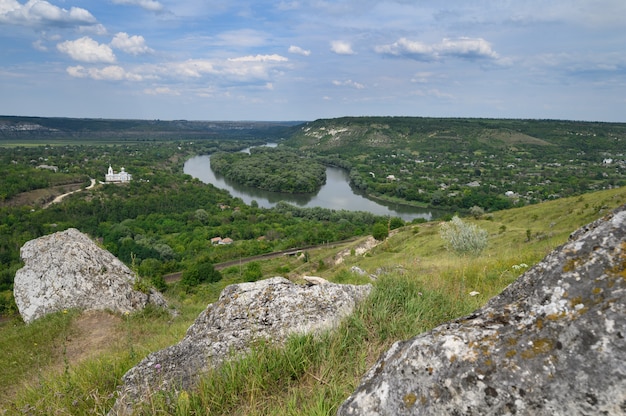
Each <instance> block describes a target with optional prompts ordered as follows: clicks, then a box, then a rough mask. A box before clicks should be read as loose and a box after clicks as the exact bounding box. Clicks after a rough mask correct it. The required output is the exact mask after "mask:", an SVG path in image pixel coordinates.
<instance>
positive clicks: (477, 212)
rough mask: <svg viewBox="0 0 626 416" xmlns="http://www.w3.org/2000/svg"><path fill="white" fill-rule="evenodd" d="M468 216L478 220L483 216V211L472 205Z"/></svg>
mask: <svg viewBox="0 0 626 416" xmlns="http://www.w3.org/2000/svg"><path fill="white" fill-rule="evenodd" d="M470 214H472V216H473V217H474V218H476V219H479V218H481V217H482V216H483V215H485V210H484V209H482V208H481V207H479V206H478V205H474V206H473V207H471V208H470Z"/></svg>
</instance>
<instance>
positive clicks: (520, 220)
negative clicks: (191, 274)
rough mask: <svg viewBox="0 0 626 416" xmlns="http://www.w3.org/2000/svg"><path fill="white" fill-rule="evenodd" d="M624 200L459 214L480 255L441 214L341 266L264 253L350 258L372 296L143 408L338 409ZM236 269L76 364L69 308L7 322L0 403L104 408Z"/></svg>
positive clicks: (266, 267) (315, 265)
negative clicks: (398, 350)
mask: <svg viewBox="0 0 626 416" xmlns="http://www.w3.org/2000/svg"><path fill="white" fill-rule="evenodd" d="M624 203H626V189H613V190H609V191H602V192H598V193H594V194H587V195H584V196H581V197H574V198H569V199H562V200H557V201H552V202H549V203H545V204H541V205H534V206H528V207H523V208H518V209H513V210H508V211H502V212H496V213H493V214H486V215H485V216H484V218H482V219H479V220H475V219H466V220H467V221H470V222H472V223H475V224H476V225H478V226H479V227H481V228H484V229H485V230H487V231H488V233H489V245H488V247H487V249H486V250H485V251H484V252H483V253H482V254H481V255H480V256H476V257H473V256H458V255H455V254H453V253H451V252H449V251H447V250H446V249H445V246H444V243H443V241H442V240H441V238H440V236H439V224H438V223H426V224H421V225H410V226H407V227H405V228H403V229H401V230H399V231H398V232H397V233H396V234H395V235H393V236H392V237H390V238H389V239H388V240H387V241H385V242H384V243H381V244H380V245H378V246H377V247H376V248H374V249H373V250H372V251H371V252H370V253H368V254H367V255H365V256H356V255H350V256H348V257H346V258H345V259H344V262H343V263H342V264H340V265H334V263H332V262H331V261H330V260H331V259H332V257H333V256H334V254H335V253H336V252H337V251H338V250H339V248H335V249H331V248H326V249H324V250H320V251H312V252H310V253H309V254H310V256H309V261H308V262H306V263H305V262H304V261H303V260H302V259H298V258H295V257H294V258H284V259H278V260H271V261H268V262H263V264H262V269H263V273H264V277H271V276H275V275H283V276H288V277H290V278H292V279H294V280H297V277H298V276H301V275H303V274H315V275H317V276H321V277H324V278H326V279H328V280H331V281H336V282H340V283H366V282H368V281H369V280H370V279H369V277H368V276H360V275H357V274H355V273H352V272H351V271H350V268H351V266H353V265H356V266H358V267H359V268H361V269H363V270H365V271H366V272H367V273H368V274H374V275H376V276H377V279H376V280H375V281H373V285H374V290H373V293H372V295H371V296H370V297H369V298H368V299H367V300H366V301H365V302H364V303H363V304H361V305H360V306H359V308H358V309H357V310H356V311H355V313H354V314H353V315H351V316H350V317H349V318H347V319H346V320H345V321H344V322H343V324H342V325H341V326H340V327H339V328H338V329H337V330H335V331H333V332H331V333H326V334H323V335H321V336H318V337H312V336H296V337H292V338H291V339H290V340H289V342H288V343H287V345H286V346H285V347H284V348H279V347H277V346H274V345H271V344H268V343H259V344H257V345H255V347H254V348H253V350H252V352H251V353H250V354H249V355H248V356H245V357H240V358H239V359H236V360H233V361H232V362H230V363H228V364H226V365H224V366H223V367H221V368H219V369H215V370H213V371H212V372H211V373H210V374H208V375H207V376H206V377H204V378H203V379H202V381H201V383H200V385H199V387H198V388H197V389H195V390H193V391H185V392H181V393H180V394H174V393H172V392H165V393H161V394H157V395H154V396H152V397H150V398H148V399H147V400H146V401H144V402H143V403H142V407H141V409H139V410H138V414H145V415H148V414H179V415H183V414H241V415H284V414H287V415H302V414H308V415H330V414H334V413H335V412H336V410H337V408H338V406H339V405H340V404H341V402H342V401H343V400H345V398H346V397H347V396H348V395H349V394H350V393H351V392H352V391H353V390H354V389H355V387H356V386H357V384H358V383H359V380H360V378H361V377H362V376H363V374H364V373H365V371H367V369H368V368H369V367H370V366H371V365H372V364H373V363H374V362H375V360H376V359H377V357H378V356H379V355H380V354H381V353H382V352H383V351H385V350H386V349H387V348H389V346H390V345H391V344H392V343H393V342H395V341H398V340H403V339H408V338H411V337H413V336H415V335H417V334H419V333H422V332H424V331H427V330H429V329H431V328H433V327H435V326H437V325H439V324H441V323H443V322H445V321H448V320H450V319H454V318H456V317H460V316H463V315H466V314H469V313H471V312H472V311H473V310H475V309H476V308H478V307H480V306H482V305H483V304H484V303H485V302H486V301H487V300H488V299H490V298H491V297H492V296H494V295H496V294H498V293H499V292H501V291H502V289H503V288H504V287H506V286H507V285H508V284H510V283H511V282H513V281H514V280H515V279H516V278H517V277H518V276H519V275H520V274H521V273H523V272H524V271H525V270H526V268H525V267H522V266H521V265H522V264H527V265H528V266H532V265H533V264H535V263H536V262H537V261H539V260H541V259H542V258H543V257H544V256H545V255H546V254H547V253H548V252H550V251H551V250H552V249H554V248H555V247H556V246H557V245H560V244H562V243H564V242H565V241H566V240H567V238H568V236H569V234H570V233H571V232H573V231H574V230H576V229H577V228H578V227H580V226H581V225H584V224H586V223H589V222H591V221H593V220H595V219H597V218H599V217H601V216H603V215H605V214H606V213H608V212H609V211H610V209H612V208H614V207H616V206H619V205H621V204H624ZM527 230H531V231H530V233H529V232H528V231H527ZM529 237H530V238H529ZM359 242H360V241H356V242H354V243H351V244H352V245H356V244H358V243H359ZM347 247H348V248H349V247H350V245H348V246H347ZM342 248H345V247H342ZM320 260H321V261H320ZM240 275H241V273H240V271H239V269H238V268H236V267H235V268H232V270H229V271H224V280H223V281H221V282H218V283H212V284H208V285H202V286H199V287H198V288H196V289H194V290H193V291H191V292H185V291H184V290H183V289H182V288H181V287H179V286H177V285H174V286H172V287H170V288H169V289H168V291H167V292H166V295H167V296H168V298H169V299H170V302H171V303H172V304H174V305H175V306H176V307H177V309H178V310H179V311H180V315H179V316H178V317H175V318H173V317H171V316H169V315H167V314H163V313H159V312H158V311H155V310H148V311H146V312H142V313H137V314H133V315H129V316H122V317H120V324H119V333H121V334H124V335H123V336H121V337H120V340H119V342H117V343H115V344H114V345H112V346H111V348H110V349H109V350H108V351H105V352H104V353H102V354H99V355H97V356H95V357H91V358H90V359H88V360H84V361H81V362H78V363H73V362H67V360H66V361H64V360H63V345H64V344H63V343H64V342H69V341H67V340H68V336H69V338H70V339H71V337H72V336H73V335H72V334H73V332H72V331H73V323H74V322H75V321H76V320H77V319H79V315H78V314H77V313H76V312H71V311H70V313H67V314H63V313H59V314H55V315H51V316H49V317H46V318H43V319H41V320H39V321H36V322H34V323H33V324H31V325H23V324H19V323H5V324H4V325H3V326H2V327H1V328H0V331H1V333H2V337H0V349H1V350H2V351H8V353H7V354H3V355H2V356H0V379H2V380H3V385H4V386H7V385H11V386H15V387H14V388H12V389H7V388H6V387H2V388H3V389H4V390H3V391H2V397H3V399H0V413H1V412H2V409H6V413H7V414H22V413H23V412H27V413H28V412H30V413H34V414H104V413H105V412H106V410H108V409H109V408H110V407H111V406H112V404H113V402H114V392H115V389H116V386H117V385H118V384H119V382H120V378H121V376H122V375H123V374H124V373H125V372H126V371H127V370H128V369H129V368H130V367H132V366H133V365H135V363H137V362H138V361H139V360H140V359H141V358H142V357H144V356H145V355H147V354H148V353H149V352H151V351H155V350H158V349H161V348H163V347H165V346H167V345H171V344H173V343H175V342H177V341H179V340H180V339H182V337H183V336H184V332H185V330H186V328H187V327H188V325H189V324H190V323H191V322H193V320H194V319H195V317H196V316H197V315H198V313H199V312H200V311H201V310H203V309H204V308H205V307H206V305H207V304H208V303H209V302H212V301H214V300H215V299H216V298H217V296H218V295H219V292H220V291H221V289H222V288H223V287H224V286H225V285H226V284H230V283H236V282H238V279H239V276H240ZM470 292H479V294H478V295H475V296H471V295H470ZM68 334H69V335H68ZM64 340H66V341H64ZM59 351H60V352H59ZM59 354H60V355H59Z"/></svg>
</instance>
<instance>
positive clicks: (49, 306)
mask: <svg viewBox="0 0 626 416" xmlns="http://www.w3.org/2000/svg"><path fill="white" fill-rule="evenodd" d="M20 255H21V257H22V260H24V267H22V268H21V269H19V270H18V271H17V273H16V274H15V280H14V285H13V287H14V289H13V294H14V297H15V303H16V304H17V307H18V310H19V312H20V315H21V316H22V319H24V321H25V322H26V323H30V322H32V321H33V320H35V319H37V318H40V317H42V316H44V315H45V314H48V313H51V312H57V311H60V310H63V309H71V308H78V309H83V310H111V311H114V312H120V313H124V312H132V311H135V310H138V309H142V308H144V307H145V306H146V305H147V304H148V303H154V304H156V305H159V306H162V307H166V306H167V304H166V302H165V299H164V298H163V296H161V294H160V293H158V292H156V291H151V293H149V294H146V293H143V292H140V291H137V290H135V289H134V288H133V286H134V282H135V279H136V276H135V274H134V273H133V272H132V271H131V270H130V269H129V268H128V267H126V265H124V263H122V262H121V261H119V260H118V259H117V258H116V257H115V256H113V255H112V254H111V253H109V252H108V251H106V250H103V249H101V248H100V247H98V245H97V244H96V243H94V242H93V241H92V240H91V239H90V238H89V237H88V236H87V235H85V234H83V233H81V232H80V231H78V230H76V229H74V228H70V229H68V230H65V231H61V232H58V233H54V234H51V235H47V236H44V237H40V238H37V239H35V240H31V241H28V242H27V243H26V244H24V246H23V247H22V248H21V250H20Z"/></svg>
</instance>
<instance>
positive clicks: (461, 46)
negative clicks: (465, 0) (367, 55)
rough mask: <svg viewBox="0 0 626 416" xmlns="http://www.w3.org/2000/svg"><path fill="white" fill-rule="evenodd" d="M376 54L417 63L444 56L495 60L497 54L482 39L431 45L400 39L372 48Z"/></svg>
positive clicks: (464, 39) (449, 40)
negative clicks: (413, 60)
mask: <svg viewBox="0 0 626 416" xmlns="http://www.w3.org/2000/svg"><path fill="white" fill-rule="evenodd" d="M374 50H375V51H376V52H377V53H380V54H384V55H392V56H404V57H407V58H411V59H416V60H419V61H431V60H436V59H440V58H441V57H444V56H452V57H458V58H463V59H497V58H498V54H497V53H496V52H495V51H494V50H493V49H492V48H491V44H490V43H489V42H487V41H486V40H484V39H482V38H468V37H460V38H457V39H447V38H445V39H443V40H442V41H441V42H440V43H435V44H432V45H429V44H426V43H423V42H420V41H414V40H410V39H407V38H400V39H399V40H397V41H396V42H394V43H391V44H388V45H379V46H376V47H375V48H374Z"/></svg>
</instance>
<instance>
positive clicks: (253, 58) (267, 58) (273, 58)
mask: <svg viewBox="0 0 626 416" xmlns="http://www.w3.org/2000/svg"><path fill="white" fill-rule="evenodd" d="M228 60H229V61H231V62H287V61H288V60H289V59H287V58H285V57H284V56H281V55H277V54H272V55H248V56H241V57H239V58H230V59H228Z"/></svg>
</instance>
